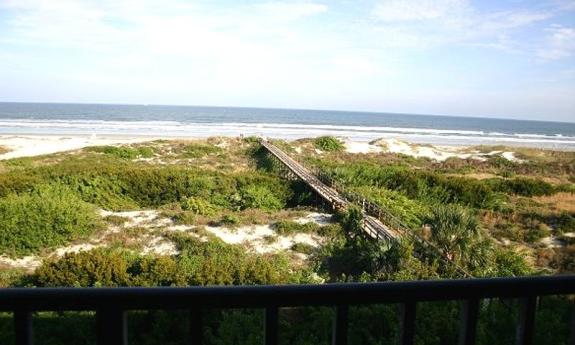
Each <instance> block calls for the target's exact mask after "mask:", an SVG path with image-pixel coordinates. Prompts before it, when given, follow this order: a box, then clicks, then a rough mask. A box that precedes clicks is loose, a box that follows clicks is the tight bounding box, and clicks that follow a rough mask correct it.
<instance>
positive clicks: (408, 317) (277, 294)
mask: <svg viewBox="0 0 575 345" xmlns="http://www.w3.org/2000/svg"><path fill="white" fill-rule="evenodd" d="M568 294H575V275H565V276H540V277H521V278H492V279H471V280H470V279H462V280H436V281H411V282H381V283H347V284H324V285H281V286H229V287H188V288H37V289H30V288H11V289H0V310H1V311H13V312H14V313H15V327H16V331H17V334H16V335H17V343H18V344H31V337H32V328H33V326H32V317H31V315H32V312H34V311H64V310H93V311H96V318H97V324H98V326H97V332H98V344H112V345H113V344H122V345H123V344H126V343H127V341H126V333H127V331H126V327H127V326H126V311H128V310H158V309H161V310H164V309H179V310H182V309H187V310H190V313H191V316H192V317H191V318H190V320H191V321H190V323H191V324H190V330H191V333H192V334H191V336H192V341H193V344H201V340H202V334H203V329H202V326H201V325H202V314H203V311H204V310H206V309H209V308H263V309H265V310H266V312H265V315H266V320H265V330H266V336H265V344H269V345H271V344H277V343H278V308H281V307H301V306H334V307H336V320H335V322H334V329H333V334H334V339H333V343H334V344H347V327H348V323H347V317H348V315H347V313H348V308H349V306H353V305H365V304H380V303H396V304H400V305H401V306H402V310H404V313H403V314H402V317H403V320H402V324H401V327H402V334H403V336H402V339H401V344H412V341H413V337H414V332H415V329H414V327H413V325H414V322H415V310H416V309H415V306H416V304H417V303H419V302H429V301H461V302H462V303H463V304H462V306H463V308H462V309H461V315H460V317H461V320H460V338H461V339H460V341H462V342H460V343H461V344H473V341H474V340H475V327H476V324H477V315H478V313H477V310H478V309H477V308H478V307H479V301H480V300H481V299H490V298H506V299H507V298H519V299H520V300H521V305H522V309H521V312H520V313H521V315H520V317H519V320H518V325H517V330H518V333H517V334H518V342H517V343H518V344H527V343H528V342H529V341H530V340H531V339H532V337H533V329H534V328H533V327H534V314H535V311H536V301H537V297H539V296H546V295H568ZM405 311H408V312H407V313H405ZM573 327H574V326H573V323H571V328H572V329H571V332H572V336H574V337H575V333H573V332H575V331H574V330H573ZM574 339H575V338H574Z"/></svg>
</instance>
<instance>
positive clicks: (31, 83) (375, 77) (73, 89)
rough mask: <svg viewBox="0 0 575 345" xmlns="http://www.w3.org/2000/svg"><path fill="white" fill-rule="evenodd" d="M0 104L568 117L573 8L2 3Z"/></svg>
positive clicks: (504, 1) (356, 0)
mask: <svg viewBox="0 0 575 345" xmlns="http://www.w3.org/2000/svg"><path fill="white" fill-rule="evenodd" d="M0 101H15V102H73V103H122V104H179V105H214V106H244V107H249V106H253V107H274V108H304V109H333V110H359V111H376V112H396V113H417V114H440V115H459V116H482V117H503V118H516V119H533V120H555V121H568V122H575V1H573V0H570V1H567V0H536V1H529V0H481V1H470V0H403V1H401V0H333V1H320V0H318V1H266V0H263V1H244V0H236V1H233V0H231V1H224V0H211V1H183V0H162V1H157V0H91V1H89V0H0Z"/></svg>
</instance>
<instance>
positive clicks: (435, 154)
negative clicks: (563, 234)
mask: <svg viewBox="0 0 575 345" xmlns="http://www.w3.org/2000/svg"><path fill="white" fill-rule="evenodd" d="M209 137H221V138H229V139H232V138H238V137H239V136H237V135H210V136H187V135H181V136H170V135H160V136H149V135H146V134H139V135H136V134H134V135H126V134H100V135H96V134H59V133H51V134H22V133H14V134H0V148H3V149H7V152H5V153H3V154H0V161H1V160H7V159H13V158H22V157H34V156H41V155H48V154H55V153H61V152H68V151H75V150H80V149H83V148H85V147H89V146H104V145H130V144H137V143H143V142H149V141H154V140H202V139H207V138H209ZM338 138H340V139H341V140H342V142H343V143H344V145H345V150H346V152H348V153H351V154H377V153H395V154H404V155H407V156H412V157H416V158H429V159H432V160H435V161H444V160H446V159H449V158H453V157H455V158H461V159H468V158H471V159H477V160H485V159H487V158H489V157H490V156H502V157H503V158H506V159H508V160H510V161H514V162H521V160H520V159H518V158H516V157H515V156H514V154H515V150H514V148H516V149H519V148H534V149H543V150H553V151H565V152H572V151H575V149H570V148H552V149H551V148H547V147H541V146H538V145H529V146H526V145H521V146H514V145H506V144H503V143H495V144H492V145H487V144H483V145H453V144H429V143H417V142H413V141H407V140H403V139H398V138H379V139H376V140H370V141H362V140H353V139H351V138H345V137H341V136H339V137H338ZM287 140H288V141H290V142H292V143H297V139H292V140H290V139H287ZM295 145H296V146H297V144H295ZM478 146H487V147H491V146H493V148H494V149H493V150H491V151H489V152H486V151H485V150H481V151H480V150H478Z"/></svg>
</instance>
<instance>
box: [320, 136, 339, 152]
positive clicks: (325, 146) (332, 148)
mask: <svg viewBox="0 0 575 345" xmlns="http://www.w3.org/2000/svg"><path fill="white" fill-rule="evenodd" d="M313 143H314V144H315V147H316V148H318V149H320V150H322V151H326V152H337V151H342V150H343V148H344V146H343V144H342V142H341V141H340V140H339V139H337V138H335V137H331V136H324V137H317V138H315V139H314V141H313Z"/></svg>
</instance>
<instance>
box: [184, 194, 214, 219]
mask: <svg viewBox="0 0 575 345" xmlns="http://www.w3.org/2000/svg"><path fill="white" fill-rule="evenodd" d="M180 205H181V207H182V210H184V211H191V212H193V213H195V214H199V215H201V216H212V215H214V214H215V213H216V211H217V210H218V208H217V207H216V206H214V205H212V204H211V203H210V202H209V201H206V200H204V199H200V198H195V197H184V198H183V200H182V201H181V202H180Z"/></svg>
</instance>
